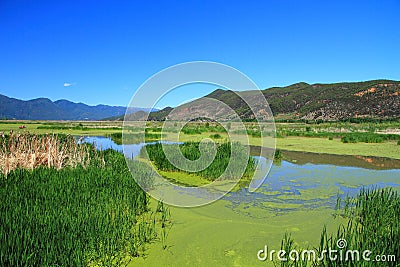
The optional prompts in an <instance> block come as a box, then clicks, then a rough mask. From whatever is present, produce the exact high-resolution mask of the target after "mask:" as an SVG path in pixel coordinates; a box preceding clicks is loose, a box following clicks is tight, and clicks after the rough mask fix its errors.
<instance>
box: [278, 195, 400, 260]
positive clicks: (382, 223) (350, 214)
mask: <svg viewBox="0 0 400 267" xmlns="http://www.w3.org/2000/svg"><path fill="white" fill-rule="evenodd" d="M343 202H344V203H343V204H342V200H341V199H340V198H339V197H338V200H337V204H336V213H335V216H339V217H341V218H342V219H344V220H345V221H347V223H344V224H342V225H340V226H339V228H338V229H337V231H336V233H333V234H328V232H327V230H326V228H325V227H324V228H323V230H322V232H321V238H320V244H319V245H318V247H316V248H315V251H317V252H318V253H317V255H318V254H319V255H321V253H322V251H323V250H327V251H328V250H329V248H331V249H333V250H335V249H336V250H338V251H340V248H338V246H337V241H338V240H339V239H345V240H346V242H347V244H346V246H345V247H344V248H342V249H343V251H344V256H343V257H342V259H341V258H340V257H337V259H333V258H330V257H325V259H324V260H323V261H314V262H313V261H310V260H308V261H307V260H303V259H301V258H300V259H299V260H294V261H293V260H288V261H286V262H280V263H279V264H280V266H294V267H295V266H398V265H396V264H397V263H396V261H398V259H399V257H400V195H399V193H398V192H397V191H395V190H393V189H392V188H383V189H361V191H360V192H359V194H358V195H357V196H355V197H353V198H349V197H347V198H346V199H345V200H344V201H343ZM281 248H282V249H284V250H285V251H287V252H288V253H289V251H291V250H293V249H296V250H297V251H298V252H299V253H301V252H302V250H301V248H298V247H296V245H295V242H294V240H293V238H292V237H291V236H290V235H289V234H286V235H285V236H284V238H283V239H282V243H281ZM347 250H358V251H359V253H360V260H358V259H357V257H354V258H353V257H351V256H349V257H348V258H347V260H346V258H345V253H346V251H347ZM366 250H369V251H371V254H370V256H369V257H370V259H371V261H365V260H363V259H362V255H361V254H362V252H363V251H366ZM326 255H327V254H325V256H326ZM376 255H385V256H387V257H391V256H392V255H394V257H395V259H393V258H390V260H388V261H381V262H378V261H374V259H375V256H376ZM387 259H388V258H387Z"/></svg>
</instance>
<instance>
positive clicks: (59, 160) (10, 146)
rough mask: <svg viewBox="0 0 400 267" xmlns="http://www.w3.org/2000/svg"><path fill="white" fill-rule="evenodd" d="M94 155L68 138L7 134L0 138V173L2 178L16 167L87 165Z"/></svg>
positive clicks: (96, 156) (89, 147)
mask: <svg viewBox="0 0 400 267" xmlns="http://www.w3.org/2000/svg"><path fill="white" fill-rule="evenodd" d="M98 154H99V153H98V152H97V151H96V149H95V148H94V147H93V146H90V145H86V144H77V143H76V141H75V138H74V137H73V136H71V135H54V134H46V135H36V134H33V135H32V134H30V133H22V134H20V133H17V134H15V133H13V132H11V133H10V134H9V135H2V136H1V137H0V171H1V172H2V173H4V174H6V175H7V174H8V173H9V172H10V171H12V170H14V169H17V168H23V169H34V168H37V167H39V166H47V167H54V168H56V169H61V168H63V167H66V166H68V167H76V166H78V165H81V166H88V165H89V164H90V162H91V160H92V159H95V158H96V159H98Z"/></svg>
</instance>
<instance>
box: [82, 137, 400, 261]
mask: <svg viewBox="0 0 400 267" xmlns="http://www.w3.org/2000/svg"><path fill="white" fill-rule="evenodd" d="M84 141H85V142H89V143H95V145H96V147H97V148H101V149H108V148H112V149H115V150H117V151H122V145H117V144H115V143H114V142H113V141H112V140H111V139H110V138H105V137H87V138H85V140H84ZM144 145H145V144H132V145H127V146H126V151H128V152H127V153H126V156H127V157H132V156H136V155H138V153H139V151H140V149H141V148H142V147H143V146H144ZM282 153H283V154H284V156H285V160H282V161H281V162H277V163H275V164H274V165H273V166H272V168H271V170H270V172H269V174H268V176H267V178H266V179H265V181H264V183H263V184H262V185H261V187H260V188H259V189H257V190H256V191H255V192H249V191H248V190H247V187H246V188H243V189H240V190H238V191H235V192H230V193H228V194H227V195H225V196H224V197H223V198H222V199H220V200H218V201H215V202H213V203H211V204H208V205H205V206H201V207H196V208H180V207H173V206H170V210H171V216H172V218H173V227H172V228H171V231H170V233H169V236H168V239H167V244H168V249H165V250H164V249H162V248H161V247H160V246H161V245H160V244H158V243H155V244H153V245H151V246H150V247H149V248H148V254H147V255H148V257H147V256H146V257H138V258H135V259H133V260H132V262H131V264H130V266H275V265H274V263H272V262H268V261H266V262H260V261H259V260H258V259H257V252H258V251H259V250H260V249H263V248H264V246H265V245H268V247H269V249H275V250H279V249H280V243H281V240H282V237H283V236H284V235H285V233H289V234H291V235H292V237H293V238H294V239H295V241H296V244H298V245H299V246H300V247H303V248H307V247H311V248H313V247H315V246H317V245H318V243H319V240H320V233H321V230H322V229H323V227H324V226H326V228H327V231H328V232H335V231H336V229H337V227H338V225H339V223H342V221H340V220H341V218H340V217H335V216H332V215H333V214H334V207H335V204H336V199H337V195H340V196H342V197H345V196H346V195H349V196H353V195H355V194H357V193H358V192H359V190H360V188H362V187H368V188H374V187H377V188H381V187H386V186H392V187H394V188H396V190H399V189H400V179H399V178H400V161H399V160H392V159H382V158H373V157H359V156H340V155H326V154H313V153H306V152H291V151H283V152H282ZM251 154H253V155H257V148H256V147H252V148H251ZM152 203H153V205H155V202H152Z"/></svg>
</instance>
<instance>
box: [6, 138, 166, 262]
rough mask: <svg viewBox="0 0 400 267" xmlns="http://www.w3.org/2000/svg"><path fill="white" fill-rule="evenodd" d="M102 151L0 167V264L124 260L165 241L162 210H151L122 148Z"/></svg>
mask: <svg viewBox="0 0 400 267" xmlns="http://www.w3.org/2000/svg"><path fill="white" fill-rule="evenodd" d="M45 140H47V139H45ZM59 142H63V141H59ZM89 146H90V145H89ZM77 149H78V148H77ZM102 156H103V158H104V163H103V164H102V165H99V164H98V162H97V161H94V160H92V161H90V163H88V164H89V165H88V166H86V167H84V166H82V165H81V164H78V165H77V166H76V167H75V168H68V167H67V168H62V169H60V170H57V169H55V168H47V167H46V166H39V167H37V168H34V169H33V170H26V169H22V168H18V169H15V170H13V171H11V172H10V173H8V175H7V176H5V175H4V174H3V173H0V199H1V201H0V225H1V231H0V266H125V265H126V264H127V263H128V262H129V261H130V260H131V259H132V258H133V257H138V256H142V255H144V253H145V250H146V245H147V244H149V243H150V242H154V241H157V240H159V241H160V242H162V244H163V248H166V238H167V235H168V231H169V228H170V223H169V222H170V214H169V211H168V210H167V209H166V208H164V207H163V208H160V209H159V212H155V211H154V212H153V211H152V210H151V209H150V207H149V201H150V198H149V196H148V195H147V194H146V192H145V191H143V189H142V188H140V186H138V184H137V183H136V182H135V179H133V178H132V175H131V173H130V171H129V168H128V167H127V165H126V162H125V158H124V156H123V155H122V154H121V153H118V152H116V151H113V150H105V151H103V152H102ZM140 167H141V165H140V166H138V168H140ZM160 205H162V204H160ZM164 228H165V229H164Z"/></svg>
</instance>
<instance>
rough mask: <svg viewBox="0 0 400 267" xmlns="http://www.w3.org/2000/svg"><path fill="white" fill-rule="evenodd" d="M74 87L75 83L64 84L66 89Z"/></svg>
mask: <svg viewBox="0 0 400 267" xmlns="http://www.w3.org/2000/svg"><path fill="white" fill-rule="evenodd" d="M72 85H75V83H67V82H66V83H64V87H70V86H72Z"/></svg>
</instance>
